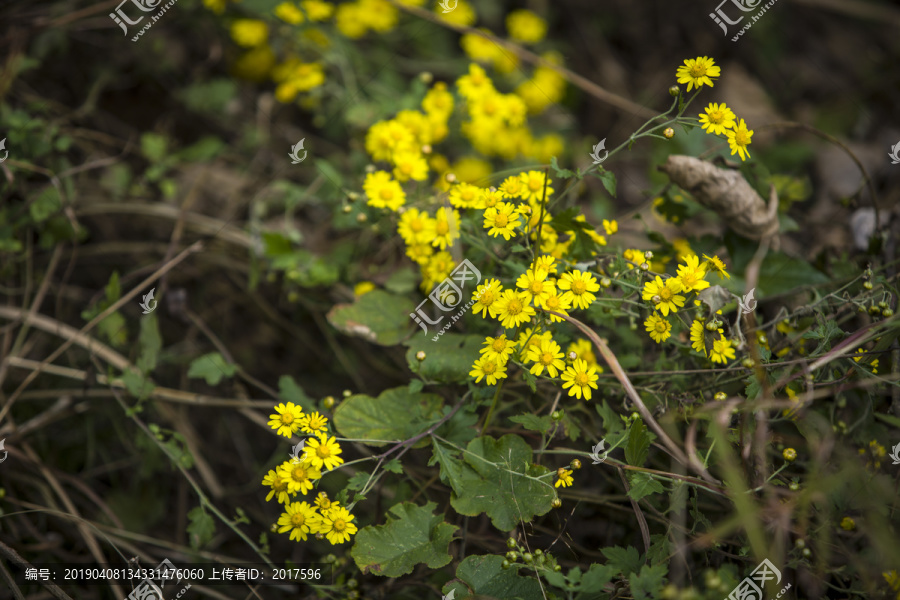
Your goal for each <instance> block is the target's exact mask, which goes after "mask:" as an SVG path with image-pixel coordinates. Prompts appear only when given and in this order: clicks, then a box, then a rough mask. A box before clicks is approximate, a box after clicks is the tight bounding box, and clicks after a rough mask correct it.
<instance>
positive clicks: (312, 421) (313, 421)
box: [300, 411, 328, 434]
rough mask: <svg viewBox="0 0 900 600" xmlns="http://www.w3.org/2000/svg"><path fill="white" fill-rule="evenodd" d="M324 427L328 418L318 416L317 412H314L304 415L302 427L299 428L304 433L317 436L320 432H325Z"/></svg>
mask: <svg viewBox="0 0 900 600" xmlns="http://www.w3.org/2000/svg"><path fill="white" fill-rule="evenodd" d="M326 425H328V418H327V417H324V416H322V415H320V414H319V412H318V411H316V412H313V413H310V414H308V415H304V417H303V425H302V426H301V427H300V428H301V429H302V430H303V431H305V432H306V433H312V434H317V433H319V432H320V431H325V426H326Z"/></svg>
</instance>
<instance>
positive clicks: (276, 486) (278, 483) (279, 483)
mask: <svg viewBox="0 0 900 600" xmlns="http://www.w3.org/2000/svg"><path fill="white" fill-rule="evenodd" d="M287 484H288V482H287V481H285V480H284V479H276V480H275V483H273V484H272V489H273V490H275V491H276V492H281V491H284V490H285V489H286V488H287Z"/></svg>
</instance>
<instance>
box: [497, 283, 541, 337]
mask: <svg viewBox="0 0 900 600" xmlns="http://www.w3.org/2000/svg"><path fill="white" fill-rule="evenodd" d="M530 301H531V298H530V297H529V296H528V294H526V293H525V292H518V291H516V290H504V291H503V294H502V295H501V296H500V299H499V300H497V319H499V320H500V322H501V323H502V324H503V326H504V327H507V328H509V327H518V326H519V325H521V324H522V323H527V322H529V321H530V320H531V317H533V316H534V314H535V313H534V308H532V307H531V305H530V304H529V302H530Z"/></svg>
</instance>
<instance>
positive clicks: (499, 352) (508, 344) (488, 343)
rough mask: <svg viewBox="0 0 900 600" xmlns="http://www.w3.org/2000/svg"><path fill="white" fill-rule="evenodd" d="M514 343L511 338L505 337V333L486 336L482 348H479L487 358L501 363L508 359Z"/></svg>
mask: <svg viewBox="0 0 900 600" xmlns="http://www.w3.org/2000/svg"><path fill="white" fill-rule="evenodd" d="M514 347H515V344H513V342H512V340H509V339H507V338H506V334H505V333H504V334H503V335H500V336H498V337H487V338H485V340H484V348H482V349H481V350H480V352H481V354H483V355H484V356H485V357H487V358H488V359H492V360H497V361H498V362H499V363H501V364H505V363H506V361H507V360H509V355H510V354H512V353H513V350H514Z"/></svg>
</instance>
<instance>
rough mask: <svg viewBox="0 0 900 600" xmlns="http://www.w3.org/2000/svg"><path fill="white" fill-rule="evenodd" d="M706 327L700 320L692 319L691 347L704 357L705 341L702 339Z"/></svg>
mask: <svg viewBox="0 0 900 600" xmlns="http://www.w3.org/2000/svg"><path fill="white" fill-rule="evenodd" d="M705 330H706V327H704V325H703V321H701V320H700V319H694V322H693V323H691V347H693V348H694V350H696V351H697V352H702V353H703V356H706V340H705V339H704V335H705V334H704V331H705Z"/></svg>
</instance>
